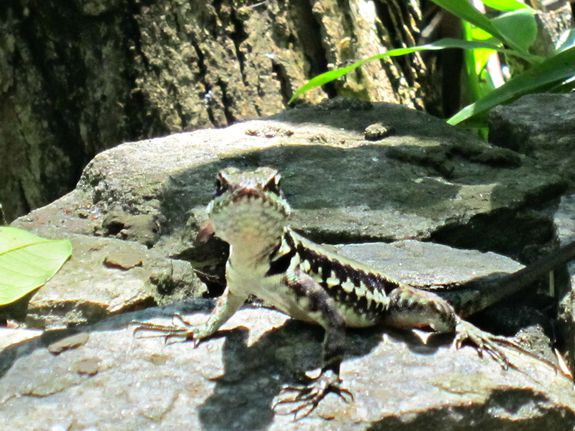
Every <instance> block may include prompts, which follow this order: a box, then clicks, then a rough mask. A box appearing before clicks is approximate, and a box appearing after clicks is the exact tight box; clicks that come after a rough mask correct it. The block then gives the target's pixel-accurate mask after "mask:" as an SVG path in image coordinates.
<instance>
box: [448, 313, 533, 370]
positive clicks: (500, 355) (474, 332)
mask: <svg viewBox="0 0 575 431" xmlns="http://www.w3.org/2000/svg"><path fill="white" fill-rule="evenodd" d="M466 342H467V343H471V344H472V345H473V346H474V347H475V349H476V350H477V353H478V354H479V356H481V357H482V356H483V353H487V354H488V355H489V356H491V357H492V358H493V359H494V360H495V361H496V362H497V363H498V364H499V365H501V367H502V368H503V369H507V368H509V367H513V364H512V363H511V362H510V361H509V359H508V358H507V355H506V354H505V352H504V351H503V349H502V348H501V346H502V345H505V346H509V347H513V348H515V349H517V350H519V351H524V349H523V348H522V347H521V346H520V345H518V344H517V343H515V342H513V341H510V340H508V339H507V338H505V337H499V336H497V335H493V334H490V333H489V332H485V331H482V330H481V329H479V328H478V327H476V326H474V325H472V324H471V323H469V322H466V321H465V320H460V321H459V322H457V328H456V335H455V339H454V340H453V346H454V347H455V348H456V349H460V348H461V347H462V346H463V344H464V343H466Z"/></svg>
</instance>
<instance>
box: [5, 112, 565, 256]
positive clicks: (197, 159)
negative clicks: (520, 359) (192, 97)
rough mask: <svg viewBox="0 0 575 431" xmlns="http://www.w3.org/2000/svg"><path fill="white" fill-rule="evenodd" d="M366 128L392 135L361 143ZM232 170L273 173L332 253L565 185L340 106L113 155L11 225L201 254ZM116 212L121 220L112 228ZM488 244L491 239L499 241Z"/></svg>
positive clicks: (497, 151) (441, 131) (491, 213)
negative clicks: (221, 186) (198, 240)
mask: <svg viewBox="0 0 575 431" xmlns="http://www.w3.org/2000/svg"><path fill="white" fill-rule="evenodd" d="M373 124H377V125H378V127H385V128H388V129H390V130H391V129H393V130H394V133H393V135H391V136H388V137H386V138H385V139H382V140H379V141H375V142H374V141H369V140H365V138H364V132H365V130H366V128H368V127H369V126H370V125H373ZM229 165H236V166H240V167H250V166H251V167H255V166H262V165H272V166H276V167H278V168H279V169H280V170H281V172H282V174H283V178H284V188H285V190H286V193H287V197H288V199H289V201H290V203H291V204H292V206H293V208H294V217H293V225H294V226H297V227H298V229H301V230H303V231H304V233H305V234H307V235H308V236H311V237H312V238H314V239H316V240H320V241H326V242H331V243H338V242H350V241H352V242H353V241H365V240H369V241H375V240H379V241H389V240H397V239H405V238H413V239H428V238H430V237H432V236H434V235H436V234H437V233H438V232H440V231H444V230H445V229H450V228H453V227H457V226H466V225H468V224H469V223H470V221H472V220H475V219H478V218H482V220H486V221H487V224H489V217H494V218H496V217H499V216H500V215H501V213H502V210H505V211H507V213H506V214H508V213H509V212H515V211H518V210H519V209H520V208H523V207H524V206H525V205H527V204H532V203H534V202H542V201H543V202H544V201H548V200H550V199H552V198H554V197H556V196H558V194H559V193H560V192H561V191H562V190H563V185H564V183H563V182H562V181H561V178H560V177H559V176H558V175H555V173H554V171H551V170H548V169H547V170H545V169H541V168H539V167H538V165H537V162H536V161H535V160H532V159H530V158H527V157H520V156H518V155H517V154H516V153H515V152H513V151H510V150H507V149H502V148H497V147H493V146H491V145H489V144H486V143H483V142H481V141H479V140H478V139H477V138H475V137H474V136H472V135H470V134H468V133H466V132H464V131H461V130H458V129H455V128H453V127H449V126H447V125H446V124H445V123H444V122H442V121H441V120H439V119H435V118H433V117H430V116H428V115H425V114H423V113H420V112H416V111H412V110H409V109H406V108H404V107H401V106H399V105H388V104H375V105H371V104H366V103H363V104H358V103H347V104H346V102H345V101H344V102H339V103H331V104H326V105H321V106H319V107H303V108H299V109H293V110H290V111H287V112H285V113H283V114H281V115H279V116H276V117H273V118H270V119H267V120H258V121H249V122H245V123H241V124H236V125H234V126H231V127H228V128H225V129H216V130H200V131H196V132H192V133H185V134H178V135H171V136H168V137H165V138H159V139H153V140H146V141H140V142H133V143H127V144H123V145H120V146H118V147H116V148H114V149H111V150H108V151H105V152H103V153H101V154H99V155H98V156H96V158H95V159H94V160H93V161H92V162H91V163H90V164H89V165H88V166H87V168H86V169H85V171H84V173H83V175H82V178H81V180H80V182H79V184H78V187H77V189H76V190H75V191H74V192H72V193H71V194H69V195H67V196H66V197H64V198H62V199H61V200H60V201H56V202H55V203H53V204H51V205H49V206H48V207H45V208H42V209H39V210H36V211H33V212H32V213H30V214H29V215H28V216H26V217H23V218H20V219H19V220H18V221H17V222H16V225H19V226H24V227H34V226H37V225H38V224H43V223H46V222H47V221H48V220H49V221H50V223H55V224H57V225H59V226H62V227H64V228H65V229H67V230H68V231H70V232H75V233H86V232H93V231H94V230H96V231H98V232H100V233H101V234H104V235H113V236H119V237H122V238H128V239H134V240H137V241H140V242H143V243H145V244H147V245H152V244H153V245H154V247H155V248H158V249H161V250H162V251H161V252H162V253H163V254H167V255H170V256H181V255H189V254H193V255H198V254H205V253H203V252H200V253H198V250H199V249H198V247H197V246H196V245H194V244H193V238H194V237H195V235H196V234H197V232H198V230H199V227H200V226H201V224H202V222H203V220H204V219H205V215H204V207H205V205H206V204H207V203H208V201H209V200H210V197H211V193H212V188H213V179H214V175H215V173H216V172H217V171H218V170H219V169H220V168H223V167H225V166H229ZM118 212H120V214H124V216H123V217H121V218H120V220H119V221H118V219H117V218H118V217H117V214H118ZM111 213H112V214H113V215H114V216H113V217H112V216H110V214H111ZM128 215H131V216H142V217H143V218H139V219H137V220H134V219H133V218H132V219H130V218H129V217H128ZM114 227H116V228H115V229H114ZM511 229H512V227H511ZM510 235H511V236H514V237H515V238H518V237H519V236H518V235H514V234H513V233H511V234H510ZM466 236H467V237H468V236H469V235H468V234H466ZM493 236H494V237H497V239H492V241H497V240H499V238H500V237H501V235H500V232H499V230H498V231H497V234H496V235H493ZM521 237H523V236H521ZM487 238H490V240H491V237H490V236H488V235H481V236H477V238H476V240H477V241H481V240H484V241H486V239H487ZM526 238H528V239H526V241H528V240H529V237H528V236H527V237H526ZM442 240H443V241H444V242H449V241H448V240H445V239H444V238H443V239H442ZM471 245H472V244H464V246H467V247H470V246H471ZM481 245H482V248H489V247H490V246H491V245H492V244H487V243H483V244H481ZM522 246H525V244H520V245H519V247H522ZM519 251H520V250H519ZM513 252H518V250H513ZM212 258H213V256H212Z"/></svg>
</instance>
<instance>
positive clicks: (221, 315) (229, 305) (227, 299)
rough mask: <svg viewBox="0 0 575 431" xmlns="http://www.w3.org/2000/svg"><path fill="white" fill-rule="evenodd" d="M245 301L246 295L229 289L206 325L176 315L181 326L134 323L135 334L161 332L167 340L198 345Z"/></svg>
mask: <svg viewBox="0 0 575 431" xmlns="http://www.w3.org/2000/svg"><path fill="white" fill-rule="evenodd" d="M245 301H246V296H245V295H241V294H237V293H235V292H232V291H231V290H230V289H229V287H227V288H226V290H225V291H224V293H223V294H222V296H220V297H219V299H218V301H217V303H216V306H215V308H214V309H213V311H212V312H211V314H210V316H209V317H208V320H207V321H206V322H205V323H204V324H201V325H193V324H191V323H190V322H188V321H186V320H185V319H184V318H183V317H182V316H180V315H179V314H176V315H174V317H175V318H176V319H178V320H179V321H180V323H181V325H160V324H156V323H150V322H139V321H132V322H131V324H135V325H137V326H136V327H135V329H134V333H136V332H139V331H153V332H159V333H162V334H163V335H164V337H165V338H166V340H169V339H172V338H176V339H180V341H186V340H194V342H195V344H196V345H198V344H199V343H200V342H201V341H202V340H203V339H205V338H207V337H209V336H211V335H213V334H214V333H215V332H216V331H217V330H218V329H219V328H220V327H221V326H222V325H223V324H224V323H225V322H226V321H227V320H228V319H229V318H230V317H231V316H232V315H233V314H234V313H235V312H236V310H237V309H238V308H239V307H240V306H241V305H242V304H243V303H244V302H245Z"/></svg>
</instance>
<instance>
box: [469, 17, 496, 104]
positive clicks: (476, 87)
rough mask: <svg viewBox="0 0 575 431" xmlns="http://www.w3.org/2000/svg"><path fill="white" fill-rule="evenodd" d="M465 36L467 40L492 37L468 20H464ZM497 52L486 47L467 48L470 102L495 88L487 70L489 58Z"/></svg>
mask: <svg viewBox="0 0 575 431" xmlns="http://www.w3.org/2000/svg"><path fill="white" fill-rule="evenodd" d="M463 36H464V38H465V39H466V40H486V39H488V38H489V37H490V35H489V33H487V32H485V31H483V30H482V29H480V28H478V27H475V26H474V25H473V24H471V23H469V22H467V21H463ZM495 53H496V51H495V50H493V49H485V48H478V49H466V50H465V52H464V62H465V72H466V90H467V91H466V96H467V97H468V101H469V102H474V101H475V100H477V99H479V98H481V97H483V96H485V95H486V94H488V93H490V92H491V91H493V89H494V88H495V85H494V83H493V81H492V79H491V75H490V73H489V71H488V70H487V63H488V61H489V58H490V57H491V56H492V55H493V54H495Z"/></svg>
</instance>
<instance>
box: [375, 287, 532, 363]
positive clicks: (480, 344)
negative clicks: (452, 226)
mask: <svg viewBox="0 0 575 431" xmlns="http://www.w3.org/2000/svg"><path fill="white" fill-rule="evenodd" d="M383 323H384V324H386V325H389V326H392V327H395V328H400V329H415V328H422V327H430V328H431V329H433V330H434V331H435V332H438V333H452V334H454V340H453V346H454V348H456V349H460V348H461V347H462V346H463V345H464V344H471V345H472V346H473V347H474V348H475V350H476V351H477V353H478V354H479V356H483V354H484V353H486V354H487V355H489V356H490V357H491V358H493V359H494V360H495V361H496V362H497V363H498V364H499V365H501V367H502V368H508V367H509V366H511V365H512V364H511V363H510V361H509V359H508V358H507V355H506V354H505V352H504V350H503V346H509V347H513V348H515V349H516V350H520V351H524V350H523V349H522V348H521V346H519V345H517V344H516V343H514V342H513V341H510V340H508V339H506V338H504V337H499V336H496V335H493V334H491V333H489V332H486V331H483V330H481V329H479V328H478V327H476V326H475V325H473V324H472V323H470V322H467V321H466V320H463V319H462V318H460V317H459V316H458V315H457V313H456V312H455V310H454V309H453V307H452V306H451V305H450V304H449V303H448V302H447V301H446V300H445V299H443V298H441V297H439V296H438V295H436V294H435V293H433V292H428V291H425V290H420V289H416V288H413V287H409V286H402V287H399V288H397V289H395V290H394V291H393V292H392V293H391V294H390V296H389V302H388V305H387V308H386V311H385V316H384V318H383Z"/></svg>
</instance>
